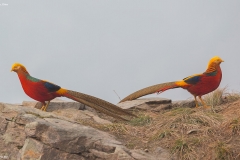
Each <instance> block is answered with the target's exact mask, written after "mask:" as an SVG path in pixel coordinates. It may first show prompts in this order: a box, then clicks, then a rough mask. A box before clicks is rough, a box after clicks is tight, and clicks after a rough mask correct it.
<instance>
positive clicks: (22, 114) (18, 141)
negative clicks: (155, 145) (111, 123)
mask: <svg viewBox="0 0 240 160" xmlns="http://www.w3.org/2000/svg"><path fill="white" fill-rule="evenodd" d="M59 111H60V112H61V111H62V114H58V115H57V113H59ZM54 112H55V113H53V112H43V111H41V110H39V109H36V108H32V107H25V106H19V105H11V104H1V103H0V117H1V118H0V121H1V122H3V123H1V127H3V128H1V134H0V156H7V158H8V159H13V160H16V159H19V160H20V159H30V160H35V159H39V160H55V159H56V160H58V159H61V160H65V159H66V160H67V159H73V160H74V159H76V160H77V159H80V160H81V159H83V160H84V159H88V160H103V159H110V160H116V159H118V160H132V159H144V160H145V159H148V160H155V159H157V157H156V156H154V155H151V154H149V153H146V152H144V151H136V150H129V149H127V148H126V147H125V146H124V145H123V144H122V143H121V142H119V141H117V140H116V139H115V137H114V136H112V135H110V134H108V133H105V132H103V131H99V130H97V129H94V128H91V127H88V126H84V125H81V124H78V123H77V120H78V119H79V118H80V115H81V114H83V113H82V112H85V111H81V110H77V112H76V110H75V113H76V114H77V115H78V116H72V114H73V112H74V109H63V110H61V109H60V110H58V111H54ZM68 112H70V116H67V113H68ZM71 112H72V113H71ZM88 112H89V111H88ZM84 114H85V116H86V117H85V118H89V117H91V116H92V115H91V114H88V113H84ZM91 118H92V117H91Z"/></svg>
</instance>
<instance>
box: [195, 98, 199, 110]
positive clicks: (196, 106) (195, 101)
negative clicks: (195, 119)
mask: <svg viewBox="0 0 240 160" xmlns="http://www.w3.org/2000/svg"><path fill="white" fill-rule="evenodd" d="M194 99H195V103H196V108H198V107H199V106H198V101H197V98H196V96H194Z"/></svg>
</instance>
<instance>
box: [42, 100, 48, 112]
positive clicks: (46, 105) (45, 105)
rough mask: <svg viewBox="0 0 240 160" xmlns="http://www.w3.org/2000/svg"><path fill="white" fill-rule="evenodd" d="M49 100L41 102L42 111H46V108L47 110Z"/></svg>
mask: <svg viewBox="0 0 240 160" xmlns="http://www.w3.org/2000/svg"><path fill="white" fill-rule="evenodd" d="M49 102H50V101H47V103H45V102H42V104H43V106H42V108H41V110H42V111H46V110H47V107H48V105H49Z"/></svg>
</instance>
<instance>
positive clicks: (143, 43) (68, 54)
mask: <svg viewBox="0 0 240 160" xmlns="http://www.w3.org/2000/svg"><path fill="white" fill-rule="evenodd" d="M3 3H4V4H8V5H7V6H6V5H1V6H0V54H1V57H0V65H1V67H0V74H1V84H0V87H1V90H0V101H1V102H6V103H7V102H8V103H17V102H22V101H23V100H31V98H29V97H28V96H27V95H25V93H24V92H23V90H22V87H21V85H20V82H19V79H18V77H17V75H16V73H14V72H10V70H11V66H12V64H13V63H15V62H19V63H22V64H23V65H25V66H26V68H27V69H28V71H29V73H30V74H31V75H32V76H34V77H36V78H40V79H44V80H48V81H50V82H53V83H55V84H58V85H60V86H61V87H63V88H67V89H71V90H75V91H79V92H82V93H86V94H90V95H93V96H96V97H99V98H102V99H105V100H107V101H110V102H112V103H117V102H118V101H119V99H118V97H117V95H116V94H115V93H114V91H113V90H115V91H116V92H117V93H118V95H119V96H120V97H121V98H124V97H125V96H127V95H128V94H130V93H132V92H134V91H136V90H139V89H141V88H144V87H147V86H150V85H154V84H158V83H163V82H169V81H176V80H181V79H183V78H185V77H187V76H190V75H192V74H197V73H202V72H204V71H205V69H206V66H207V64H208V61H209V59H210V58H211V57H213V56H215V55H218V56H220V57H221V58H222V59H223V60H224V61H225V62H224V63H222V64H221V68H222V71H223V79H222V82H221V84H220V87H225V86H228V88H229V90H235V91H240V75H239V69H240V60H239V58H240V1H237V0H233V1H222V0H213V1H185V0H183V1H177V0H175V1H173V0H169V1H161V0H156V1H147V0H145V1H143V0H142V1H139V0H131V1H129V0H117V1H112V0H101V1H96V0H95V1H93V0H81V1H79V0H71V1H63V0H51V1H47V0H43V1H31V0H24V1H23V0H18V1H10V0H0V4H3ZM152 96H154V97H155V96H158V97H165V98H170V99H173V100H180V99H187V98H192V96H191V94H190V93H188V92H187V91H186V90H183V89H174V90H169V91H166V92H164V93H162V94H161V95H156V94H154V95H152Z"/></svg>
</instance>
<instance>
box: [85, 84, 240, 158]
mask: <svg viewBox="0 0 240 160" xmlns="http://www.w3.org/2000/svg"><path fill="white" fill-rule="evenodd" d="M239 97H240V96H239V94H238V93H235V92H234V93H227V90H226V89H225V88H224V89H218V90H216V91H215V92H212V93H210V94H209V95H206V96H205V97H204V100H205V101H206V102H207V103H208V105H211V106H213V107H216V108H218V107H219V106H218V105H221V106H225V107H222V108H221V107H220V108H221V109H219V111H218V112H217V113H216V112H213V110H212V109H204V108H201V107H199V108H193V109H192V108H187V107H184V108H173V109H170V110H165V111H163V112H159V113H152V112H150V111H139V112H138V113H137V114H138V116H139V117H138V118H134V119H132V120H131V121H130V122H128V123H126V122H121V121H118V122H113V124H111V125H99V124H96V123H93V122H82V123H83V124H85V125H87V124H88V125H90V126H92V127H94V128H98V129H100V130H103V131H106V132H109V133H111V134H114V135H115V136H116V137H117V138H118V139H119V140H120V141H122V142H123V143H125V146H126V147H128V148H130V149H148V151H149V152H150V153H152V152H153V151H154V150H155V149H156V148H157V147H159V146H161V147H163V148H165V149H168V150H169V151H170V152H171V155H172V158H175V159H182V160H193V159H194V160H195V159H196V160H202V159H216V160H228V159H229V160H230V159H240V109H237V108H239V107H240V101H236V100H238V99H239ZM233 101H235V102H234V103H230V102H233ZM233 106H234V107H235V108H233ZM238 114H239V116H237V115H238ZM233 115H235V116H233ZM176 157H177V158H176Z"/></svg>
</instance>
